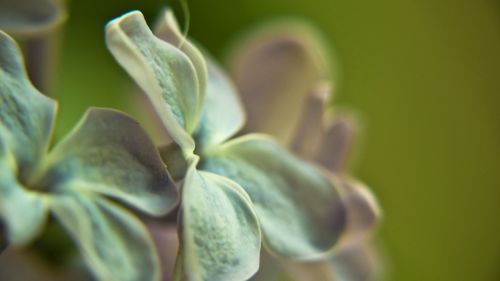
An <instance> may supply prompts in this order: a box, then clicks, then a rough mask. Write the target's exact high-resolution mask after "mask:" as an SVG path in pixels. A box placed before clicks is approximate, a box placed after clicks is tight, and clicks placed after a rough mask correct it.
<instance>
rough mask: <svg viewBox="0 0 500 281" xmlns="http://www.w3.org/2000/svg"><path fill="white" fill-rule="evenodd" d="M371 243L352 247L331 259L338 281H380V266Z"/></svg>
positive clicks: (367, 242)
mask: <svg viewBox="0 0 500 281" xmlns="http://www.w3.org/2000/svg"><path fill="white" fill-rule="evenodd" d="M378 260H379V258H378V257H377V254H376V251H375V250H374V249H373V246H372V245H370V242H369V241H363V242H362V243H357V244H353V245H351V246H350V247H349V248H346V249H344V250H342V251H341V252H339V253H337V254H336V255H335V256H334V257H333V258H331V259H330V264H331V266H332V268H333V270H334V272H335V277H336V279H335V280H337V281H373V280H378V278H376V277H379V275H380V273H381V272H380V265H379V263H378Z"/></svg>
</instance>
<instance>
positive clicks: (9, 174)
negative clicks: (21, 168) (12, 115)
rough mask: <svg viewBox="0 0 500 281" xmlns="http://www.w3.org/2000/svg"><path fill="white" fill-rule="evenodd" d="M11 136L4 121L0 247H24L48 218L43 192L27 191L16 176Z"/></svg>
mask: <svg viewBox="0 0 500 281" xmlns="http://www.w3.org/2000/svg"><path fill="white" fill-rule="evenodd" d="M9 136H10V135H8V134H7V133H6V132H5V130H4V126H2V124H0V249H2V248H3V247H5V246H6V243H9V244H11V245H13V246H22V245H24V244H26V243H28V242H30V241H31V240H32V239H33V238H34V237H35V236H36V234H38V232H39V231H40V230H41V228H42V226H43V225H44V222H45V221H46V218H47V205H46V201H45V200H44V199H45V198H44V197H43V195H38V194H37V193H34V192H30V191H28V190H26V189H25V188H24V187H23V186H21V184H20V183H19V182H18V179H17V178H16V174H17V167H16V162H15V159H14V155H12V153H11V151H9V150H8V148H7V143H8V142H9V138H8V137H9ZM0 252H1V250H0Z"/></svg>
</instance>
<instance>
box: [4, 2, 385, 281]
mask: <svg viewBox="0 0 500 281" xmlns="http://www.w3.org/2000/svg"><path fill="white" fill-rule="evenodd" d="M47 3H52V2H51V1H48V2H47ZM20 22H21V26H22V24H23V23H24V24H26V22H27V21H20ZM0 25H1V21H0ZM48 25H50V24H48ZM35 26H36V24H35ZM106 43H107V46H108V48H109V50H110V51H111V53H112V55H113V56H114V57H115V58H116V60H117V62H118V63H119V64H120V65H121V66H122V67H123V68H124V69H125V70H126V71H127V72H128V73H129V75H130V76H131V77H132V78H133V79H134V80H135V81H136V83H137V84H138V85H139V86H140V87H141V88H142V90H143V92H144V93H145V95H146V96H147V98H148V99H149V101H150V103H151V105H152V107H153V108H154V112H155V114H156V116H157V117H158V119H159V120H160V123H161V128H160V130H164V131H166V132H167V133H168V136H169V137H170V139H171V142H170V144H168V145H166V146H164V147H160V148H157V147H155V145H154V144H153V142H152V141H151V140H150V138H149V136H148V134H147V133H146V132H145V131H144V130H143V129H142V128H141V126H140V125H139V124H138V123H137V122H136V121H134V120H133V119H132V118H131V117H129V116H128V115H126V114H124V113H121V112H118V111H115V110H111V109H102V108H91V109H89V110H88V111H87V113H86V114H85V116H84V117H83V118H82V120H81V121H80V123H79V124H78V125H77V126H76V127H75V128H74V129H73V131H72V132H71V133H70V134H69V135H68V136H67V137H66V138H64V139H63V140H62V141H60V142H59V143H58V144H56V145H55V146H54V147H51V145H50V144H51V142H50V138H51V132H52V130H53V120H54V118H55V115H56V112H57V103H56V101H54V100H53V99H51V98H49V97H47V96H44V95H43V94H41V93H40V92H39V91H38V90H36V89H35V87H34V86H33V85H32V84H31V82H30V81H29V79H28V75H27V73H26V70H25V68H24V63H23V60H22V58H21V55H20V50H19V48H18V46H17V45H16V43H15V42H14V41H13V39H12V38H10V37H9V36H8V35H7V34H5V33H3V32H2V33H0V102H1V103H0V249H3V248H5V247H6V246H7V245H8V246H9V247H10V248H14V249H15V248H18V247H22V246H25V245H27V244H28V243H29V242H31V241H33V239H35V237H36V236H37V235H38V234H39V233H40V232H41V231H42V229H43V226H44V225H45V223H46V221H47V220H49V219H51V220H52V219H54V220H56V221H58V222H59V223H60V224H61V225H62V226H63V228H64V229H65V230H66V232H67V234H68V235H69V236H70V237H71V238H72V239H73V241H74V243H75V245H76V246H77V247H78V249H79V250H80V253H81V256H82V257H83V259H84V260H85V262H86V264H87V266H88V268H89V269H90V271H91V272H92V274H93V276H94V277H95V278H96V279H98V280H120V281H121V280H125V281H126V280H130V281H135V280H160V279H161V278H162V277H161V276H162V275H163V279H164V280H171V279H170V278H173V280H189V281H202V280H217V281H224V280H227V281H237V280H248V279H252V280H262V281H266V280H278V279H279V278H283V276H287V275H288V276H293V278H292V280H334V279H335V280H349V281H360V280H367V278H369V277H371V275H372V272H371V271H372V267H371V266H368V265H367V264H366V262H371V260H370V258H371V256H370V254H371V253H370V252H369V251H368V250H367V246H369V242H370V241H369V235H368V234H369V233H370V230H371V229H372V227H373V226H374V225H375V223H376V221H377V219H378V216H379V211H378V206H377V204H376V202H375V200H374V198H373V196H372V195H371V193H370V192H369V191H368V189H367V188H365V187H364V186H363V185H361V184H360V183H359V182H357V181H354V180H352V179H350V178H349V177H348V176H346V175H344V172H343V171H342V169H341V167H342V163H343V161H342V160H343V159H344V158H345V154H346V152H347V150H348V145H349V143H350V142H351V138H352V128H353V127H352V124H351V122H350V119H349V118H339V117H338V116H335V118H330V117H331V116H329V114H328V113H325V108H326V105H325V103H326V101H327V97H328V96H329V93H330V88H329V87H328V84H327V82H328V80H329V77H330V70H329V67H328V65H327V64H326V63H325V61H327V59H326V58H325V57H324V56H325V55H324V54H325V53H326V52H324V50H323V49H322V48H321V44H320V42H319V41H318V40H317V39H316V37H315V36H313V33H311V31H310V30H309V29H307V28H305V27H304V26H303V25H301V24H298V23H295V24H293V25H289V24H287V25H280V26H278V27H275V28H271V29H266V32H260V33H255V34H253V35H252V36H250V37H249V39H248V40H247V41H245V42H244V43H242V46H243V47H242V48H241V50H240V51H239V52H235V55H234V56H235V59H234V62H235V63H234V65H233V74H234V77H235V79H234V81H235V82H234V83H233V82H232V81H231V79H229V78H228V76H227V75H226V74H225V73H224V72H223V70H222V68H221V67H220V66H219V65H217V64H216V63H215V62H214V60H213V59H212V58H211V57H210V56H209V55H208V54H207V53H206V52H204V51H203V50H202V49H200V48H199V47H198V46H196V45H195V44H194V43H192V42H191V41H189V40H188V39H186V38H185V37H184V36H183V35H182V33H181V31H180V29H179V27H178V25H177V22H176V19H175V17H174V16H173V13H172V12H171V11H169V10H167V11H165V12H164V14H163V15H162V17H161V19H160V21H159V22H158V23H157V25H156V27H155V28H154V32H153V31H151V30H150V29H149V27H148V26H147V24H146V21H145V19H144V17H143V15H142V14H141V13H140V12H137V11H134V12H130V13H127V14H125V15H123V16H121V17H119V18H117V19H115V20H113V21H111V22H110V23H109V24H108V25H107V28H106ZM238 92H239V93H240V94H241V96H240V95H238ZM292 151H293V152H294V153H295V154H294V153H292ZM313 162H316V163H315V164H312V163H313ZM178 194H180V198H179V196H178ZM125 207H132V208H133V209H134V210H135V211H138V212H141V213H143V214H144V215H147V216H154V217H162V216H165V215H166V214H167V213H168V212H169V211H171V210H172V209H174V208H175V207H177V208H178V214H177V219H176V225H177V227H176V228H172V227H170V226H168V222H163V223H161V227H159V228H157V229H155V228H154V227H151V225H150V224H149V221H150V219H147V218H145V217H144V216H143V218H144V219H143V220H142V221H141V220H140V219H138V217H137V216H136V215H135V214H134V213H133V212H132V211H130V210H128V209H127V208H125ZM144 221H146V222H147V223H148V226H149V231H148V229H147V228H146V227H145V224H144ZM171 229H174V231H176V235H175V237H176V238H177V239H174V240H173V241H171V240H169V241H168V243H166V242H165V241H162V240H165V237H166V236H168V235H170V234H169V232H170V230H171ZM150 232H151V233H152V235H153V237H154V241H153V240H152V239H151V237H150ZM166 247H168V248H169V249H166ZM172 248H175V249H177V248H178V254H176V257H167V256H168V254H166V252H169V250H170V252H171V249H172ZM262 249H264V251H262ZM9 250H10V249H9ZM158 254H159V255H158ZM159 256H161V257H162V258H161V259H160V258H159ZM172 259H176V262H175V269H172V268H171V267H173V265H171V264H169V263H168V262H167V261H166V260H172ZM162 273H163V274H162ZM279 280H281V279H279Z"/></svg>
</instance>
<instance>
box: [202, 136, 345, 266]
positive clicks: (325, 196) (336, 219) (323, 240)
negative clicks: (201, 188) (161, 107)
mask: <svg viewBox="0 0 500 281" xmlns="http://www.w3.org/2000/svg"><path fill="white" fill-rule="evenodd" d="M201 169H203V170H207V171H211V172H213V173H216V174H219V175H224V176H227V177H228V178H230V179H232V180H234V181H235V182H237V183H238V184H239V185H241V186H242V187H243V189H244V190H245V191H246V192H247V193H248V194H249V196H250V198H251V200H252V202H253V204H254V206H255V210H256V212H257V215H258V217H259V221H260V223H261V227H262V231H263V234H264V238H265V240H264V242H265V243H266V244H265V245H266V246H268V248H269V249H270V250H271V251H272V252H274V253H277V254H279V255H281V256H285V257H288V258H294V259H314V258H317V257H318V256H320V255H322V254H323V253H325V252H326V251H328V250H329V249H330V248H331V247H332V246H333V245H334V244H335V242H336V241H337V239H338V237H339V235H340V234H341V233H342V231H343V230H344V223H345V210H344V206H343V204H342V202H341V200H340V196H339V194H338V192H337V190H336V187H335V186H333V185H332V183H331V182H330V181H329V180H328V179H327V178H326V177H325V176H324V174H323V173H321V171H319V170H318V169H316V168H314V167H313V166H311V165H309V164H307V163H305V162H302V161H301V160H299V159H297V158H295V157H294V156H293V155H291V154H290V153H288V152H287V151H286V150H284V149H283V148H281V147H280V146H279V145H278V144H276V143H275V142H274V141H272V140H271V139H269V138H267V137H265V136H260V135H248V136H244V137H241V138H238V139H235V140H232V141H230V142H227V143H225V144H223V145H222V146H220V147H219V148H218V149H217V150H213V151H210V152H207V155H206V157H205V158H204V160H203V162H202V165H201Z"/></svg>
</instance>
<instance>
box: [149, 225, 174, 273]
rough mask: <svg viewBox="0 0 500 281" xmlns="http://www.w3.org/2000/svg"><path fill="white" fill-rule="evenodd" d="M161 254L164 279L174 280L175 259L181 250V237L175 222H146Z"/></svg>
mask: <svg viewBox="0 0 500 281" xmlns="http://www.w3.org/2000/svg"><path fill="white" fill-rule="evenodd" d="M146 226H147V227H148V230H149V232H150V233H151V236H152V238H153V241H154V243H155V248H156V249H157V250H158V254H159V256H160V265H161V270H162V279H161V280H162V281H170V280H173V279H172V278H173V275H174V268H175V261H176V258H177V252H178V250H179V239H178V235H177V227H176V225H175V224H170V223H165V222H146Z"/></svg>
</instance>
